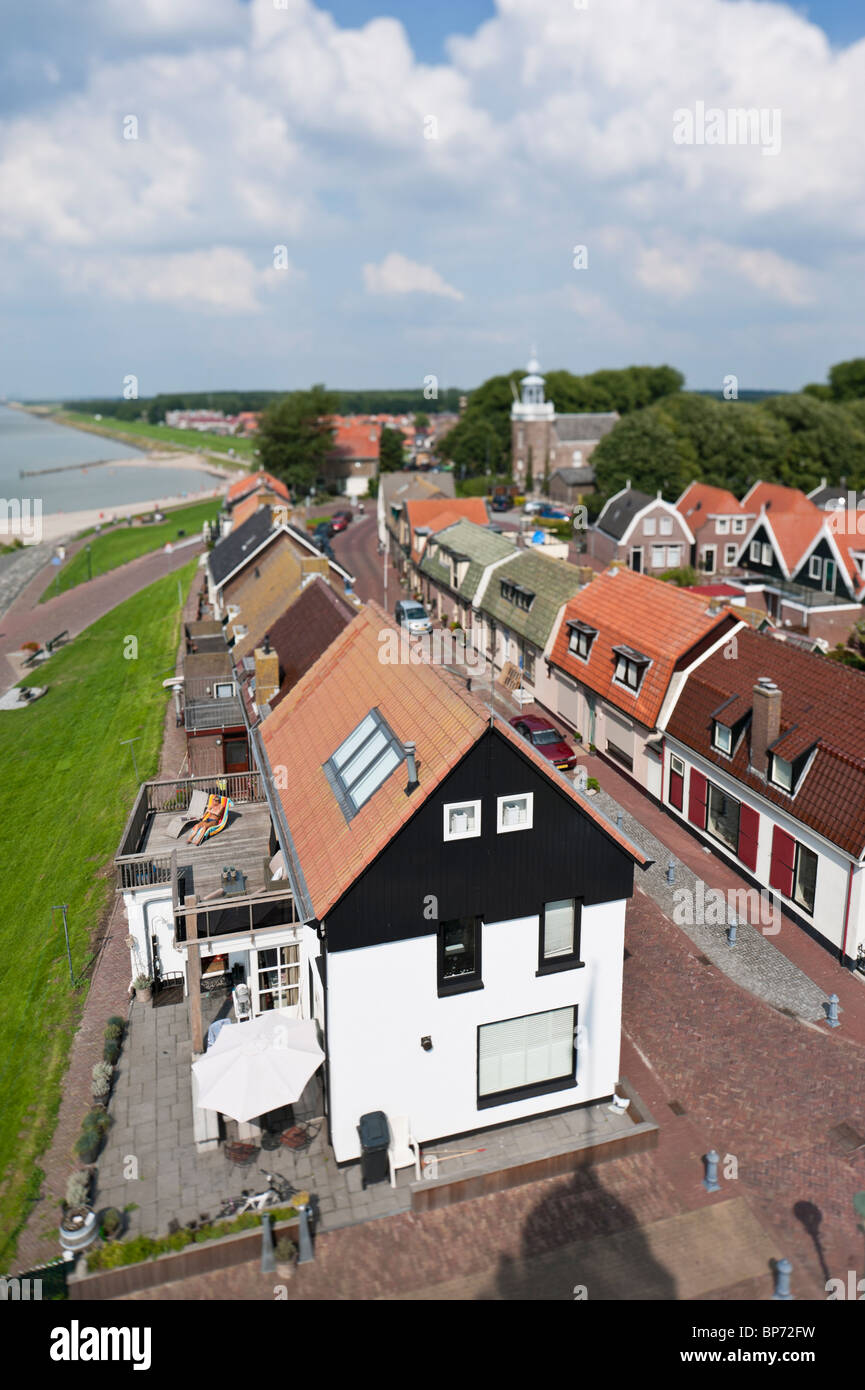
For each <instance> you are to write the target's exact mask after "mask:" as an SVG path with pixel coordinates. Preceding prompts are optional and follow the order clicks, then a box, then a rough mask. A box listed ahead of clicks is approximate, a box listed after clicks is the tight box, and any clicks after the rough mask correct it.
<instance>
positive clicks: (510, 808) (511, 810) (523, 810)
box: [498, 792, 534, 835]
mask: <svg viewBox="0 0 865 1390" xmlns="http://www.w3.org/2000/svg"><path fill="white" fill-rule="evenodd" d="M533 814H534V793H533V792H523V793H522V794H521V795H519V796H500V797H499V798H498V831H499V834H500V835H504V834H506V833H507V832H508V831H511V830H531V828H532V816H533Z"/></svg>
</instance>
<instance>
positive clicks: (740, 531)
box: [733, 516, 745, 536]
mask: <svg viewBox="0 0 865 1390" xmlns="http://www.w3.org/2000/svg"><path fill="white" fill-rule="evenodd" d="M744 534H745V518H744V517H743V516H734V517H733V535H734V536H744Z"/></svg>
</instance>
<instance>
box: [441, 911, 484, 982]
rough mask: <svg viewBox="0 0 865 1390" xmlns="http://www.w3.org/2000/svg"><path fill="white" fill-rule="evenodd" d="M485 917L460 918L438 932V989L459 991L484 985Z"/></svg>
mask: <svg viewBox="0 0 865 1390" xmlns="http://www.w3.org/2000/svg"><path fill="white" fill-rule="evenodd" d="M481 925H482V923H481V918H480V917H456V918H455V919H454V920H453V921H451V922H442V923H440V925H439V933H438V992H439V994H440V995H442V994H458V993H460V991H461V990H464V989H480V988H481V987H482V986H481Z"/></svg>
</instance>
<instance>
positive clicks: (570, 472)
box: [553, 466, 595, 487]
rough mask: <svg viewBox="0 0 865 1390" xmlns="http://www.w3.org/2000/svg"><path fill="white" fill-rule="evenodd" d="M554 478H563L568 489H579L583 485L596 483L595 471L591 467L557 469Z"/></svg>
mask: <svg viewBox="0 0 865 1390" xmlns="http://www.w3.org/2000/svg"><path fill="white" fill-rule="evenodd" d="M553 477H554V478H561V480H562V482H563V483H565V484H566V485H567V486H568V487H579V485H580V484H581V483H583V484H588V483H593V482H594V481H595V470H594V468H592V467H591V466H587V467H585V468H557V469H556V471H555V473H553Z"/></svg>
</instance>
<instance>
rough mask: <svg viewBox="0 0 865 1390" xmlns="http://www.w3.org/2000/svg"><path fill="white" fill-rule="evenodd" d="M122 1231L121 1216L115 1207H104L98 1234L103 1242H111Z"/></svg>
mask: <svg viewBox="0 0 865 1390" xmlns="http://www.w3.org/2000/svg"><path fill="white" fill-rule="evenodd" d="M122 1229H123V1216H122V1215H121V1213H120V1212H119V1211H118V1210H117V1208H116V1207H106V1208H105V1210H104V1212H103V1213H102V1221H101V1223H100V1226H99V1234H100V1235H101V1237H102V1239H103V1240H112V1239H113V1238H114V1236H116V1235H119V1234H120V1232H121V1231H122Z"/></svg>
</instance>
